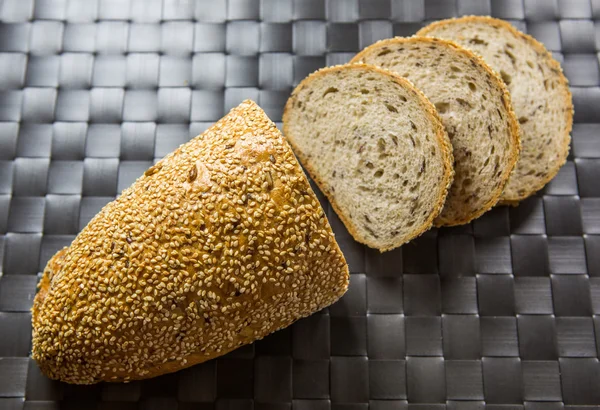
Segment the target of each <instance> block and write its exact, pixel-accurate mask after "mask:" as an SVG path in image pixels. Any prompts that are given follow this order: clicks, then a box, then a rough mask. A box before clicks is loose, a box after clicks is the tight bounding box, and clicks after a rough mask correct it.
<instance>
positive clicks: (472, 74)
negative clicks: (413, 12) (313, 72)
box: [351, 37, 519, 226]
mask: <svg viewBox="0 0 600 410" xmlns="http://www.w3.org/2000/svg"><path fill="white" fill-rule="evenodd" d="M351 62H363V63H367V64H374V65H377V66H380V67H383V68H387V69H389V70H392V71H394V72H396V73H398V74H400V75H401V76H403V77H405V78H407V79H409V80H410V81H412V83H413V84H414V85H415V86H417V87H418V88H419V89H420V90H421V91H423V93H424V94H425V95H426V96H427V98H429V100H430V101H431V102H432V103H433V104H434V105H435V107H436V108H437V110H438V113H439V115H440V117H441V118H442V123H443V124H444V127H445V128H446V131H447V133H448V136H449V137H450V141H451V142H452V146H453V151H454V172H455V174H454V182H453V183H452V187H451V188H450V193H449V194H448V198H446V204H445V205H444V209H443V210H442V213H441V214H440V215H439V216H438V217H437V218H436V220H435V221H434V223H435V224H436V225H438V226H441V225H446V226H450V225H461V224H465V223H468V222H469V221H471V220H473V219H475V218H477V217H479V216H481V215H482V214H483V213H484V212H486V211H487V210H489V209H490V208H491V207H492V206H494V205H495V204H496V203H497V202H498V200H499V199H500V195H502V192H503V191H504V186H505V185H506V182H507V181H508V177H509V176H510V173H511V171H512V170H513V168H514V166H515V163H516V162H517V158H518V154H519V125H518V123H517V119H516V117H515V114H514V112H513V110H512V108H511V104H510V96H509V94H508V90H507V88H506V86H505V85H504V83H503V82H502V80H501V79H500V77H498V75H496V74H495V73H494V72H493V71H492V70H491V69H490V67H489V66H488V65H487V64H486V63H484V62H483V60H482V59H481V58H480V57H477V56H476V55H475V54H473V53H472V52H471V51H469V50H467V49H465V48H463V47H460V46H459V45H457V44H455V43H452V42H450V41H447V40H440V39H433V38H427V37H410V38H401V37H397V38H391V39H387V40H382V41H379V42H377V43H375V44H373V45H371V46H369V47H367V48H366V49H364V50H363V51H361V52H360V53H358V54H357V55H356V56H355V57H354V58H353V59H352V61H351Z"/></svg>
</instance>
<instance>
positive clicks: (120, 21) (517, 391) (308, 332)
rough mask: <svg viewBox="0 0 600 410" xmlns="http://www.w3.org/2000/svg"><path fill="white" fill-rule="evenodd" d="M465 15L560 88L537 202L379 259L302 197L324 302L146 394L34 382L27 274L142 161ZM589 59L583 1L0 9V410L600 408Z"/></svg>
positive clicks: (598, 14)
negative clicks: (328, 228)
mask: <svg viewBox="0 0 600 410" xmlns="http://www.w3.org/2000/svg"><path fill="white" fill-rule="evenodd" d="M464 14H490V15H492V16H495V17H500V18H504V19H508V20H510V21H511V22H512V23H513V24H515V25H516V26H517V27H518V28H519V29H521V30H524V31H527V32H528V33H530V34H533V35H534V36H535V37H536V38H538V39H539V40H541V41H542V42H543V43H544V44H545V45H546V47H547V48H548V49H550V50H551V51H552V52H553V54H554V55H555V57H556V58H557V59H559V61H561V63H562V65H563V67H564V70H565V73H566V75H567V77H568V78H569V80H570V82H571V87H572V91H573V99H574V103H575V126H574V129H573V134H572V135H573V144H572V147H571V155H570V157H569V160H568V162H567V164H566V165H565V166H564V168H563V169H562V170H561V172H560V173H559V175H558V176H557V177H556V178H555V179H554V181H552V183H550V184H549V185H548V186H547V187H546V189H545V190H544V191H543V192H541V193H539V194H538V195H537V196H535V197H533V198H530V199H528V200H526V201H525V202H523V203H522V204H521V205H520V206H519V207H517V208H506V207H501V208H497V209H494V210H493V211H492V212H489V213H488V214H486V215H485V216H483V217H482V218H480V219H478V220H476V221H475V222H474V223H472V224H470V225H466V226H464V227H459V228H452V229H439V230H432V231H430V232H427V233H426V234H425V235H423V236H422V237H421V238H419V239H417V240H415V241H413V242H412V243H410V244H408V245H406V246H404V247H402V248H401V249H398V250H395V251H392V252H389V253H385V254H383V255H381V254H379V253H378V252H374V251H372V250H369V249H367V248H365V247H363V246H362V245H359V244H357V243H356V242H354V241H353V240H352V238H351V237H350V236H349V234H348V232H347V231H346V230H345V228H344V226H343V225H342V224H341V222H340V221H339V219H338V218H337V217H336V216H335V214H334V213H333V212H332V210H331V207H330V206H329V204H327V202H326V201H325V200H324V198H323V197H322V196H320V199H321V200H322V203H323V204H324V206H325V207H326V209H327V214H328V216H329V217H330V220H331V223H332V225H333V227H334V230H335V232H336V235H337V238H338V240H339V242H340V244H341V246H342V249H343V251H344V253H345V255H346V256H347V259H348V262H349V264H350V267H351V272H352V278H351V286H350V290H349V292H348V294H347V295H346V296H345V297H344V298H343V300H342V301H340V302H339V303H337V304H336V305H334V306H333V307H331V308H329V309H326V310H324V311H322V312H320V313H318V314H316V315H314V316H312V317H310V318H307V319H304V320H302V321H299V322H298V323H296V324H294V325H293V326H292V327H290V328H288V329H286V330H283V331H280V332H278V333H276V334H274V335H272V336H270V337H267V338H266V339H264V340H262V341H260V342H257V343H255V344H253V345H251V346H247V347H244V348H242V349H239V350H237V351H235V352H233V353H231V354H228V355H227V356H225V357H223V358H219V359H217V360H213V361H211V362H208V363H205V364H202V365H198V366H194V367H192V368H190V369H187V370H185V371H181V372H178V373H175V374H171V375H167V376H163V377H159V378H156V379H152V380H147V381H142V382H134V383H130V384H100V385H95V386H88V387H81V386H69V385H64V384H60V383H56V382H52V381H50V380H48V379H47V378H45V377H44V376H42V375H41V373H40V372H39V370H38V368H37V366H36V365H35V363H34V362H33V361H31V360H30V359H29V358H28V355H29V352H30V348H31V346H30V344H31V332H30V320H31V314H30V312H29V309H30V307H31V304H32V299H33V297H34V294H35V289H36V282H37V280H38V278H39V273H40V271H41V270H42V269H43V268H44V266H45V264H46V262H47V261H48V259H49V258H50V257H51V255H52V254H53V253H54V252H55V251H56V250H57V249H59V248H60V247H62V246H64V245H68V244H69V243H70V241H71V240H72V239H73V238H74V237H75V235H76V234H77V232H79V230H80V229H81V228H82V227H83V226H85V224H86V223H87V222H88V221H89V220H90V219H91V217H92V216H93V215H94V214H96V213H97V212H98V211H99V210H100V208H101V207H102V206H103V205H104V204H106V203H107V202H109V201H111V200H112V199H114V198H115V196H116V195H117V194H118V193H119V192H120V191H121V190H122V189H123V188H125V187H127V186H128V185H129V184H131V182H132V181H134V179H135V178H136V177H137V176H139V175H141V174H142V173H143V172H144V170H145V169H146V168H148V167H149V166H150V165H151V164H152V163H153V161H156V160H158V159H160V158H161V157H162V156H164V155H165V154H167V153H169V152H170V151H172V150H173V149H174V148H176V147H177V146H178V145H179V144H181V143H183V142H185V141H187V140H189V138H190V137H192V136H195V135H197V134H198V133H200V132H202V131H203V130H205V129H206V128H207V127H209V126H210V124H212V123H213V122H214V121H216V120H217V119H219V118H220V117H222V116H223V115H224V114H225V113H226V112H227V111H228V110H229V109H230V108H232V107H234V106H235V105H237V104H238V103H239V102H241V101H242V100H243V99H246V98H251V99H253V100H255V101H257V102H258V103H259V104H260V105H261V106H262V107H263V108H264V109H265V110H266V112H267V113H268V115H269V116H270V117H271V118H272V119H273V120H274V121H281V114H282V108H283V105H284V103H285V101H286V99H287V97H288V95H289V93H290V92H291V90H292V88H293V87H294V86H295V85H296V84H298V82H299V81H300V80H302V78H304V77H305V76H306V75H307V74H309V73H310V72H312V71H314V70H315V69H317V68H320V67H323V66H325V65H331V64H340V63H344V62H346V61H348V60H349V59H350V58H351V57H352V56H353V54H354V53H355V52H357V51H358V50H360V49H361V48H363V47H365V46H367V45H369V44H371V43H373V42H374V41H376V40H378V39H381V38H386V37H391V36H394V35H401V36H406V35H412V34H414V33H415V32H416V31H417V30H418V29H419V28H420V27H422V26H423V25H425V24H426V23H427V22H429V21H432V20H436V19H441V18H447V17H452V16H458V15H464ZM599 51H600V1H598V0H229V1H217V0H196V1H191V0H190V1H184V0H124V1H118V0H44V1H42V0H39V1H33V0H0V409H11V410H12V409H15V410H16V409H28V410H32V409H40V410H41V409H47V410H49V409H56V408H72V409H116V410H118V409H130V408H140V409H152V410H162V409H177V408H178V409H181V410H184V409H202V410H210V409H215V410H252V409H256V410H291V409H294V410H309V409H311V410H312V409H315V410H329V409H331V410H367V409H368V408H370V409H372V410H401V409H414V410H417V409H422V410H425V409H427V410H429V409H440V410H441V409H449V410H451V409H473V410H474V409H484V408H485V409H505V410H509V409H510V410H512V409H526V410H537V409H550V410H554V409H565V408H566V409H568V408H572V409H576V408H577V409H581V410H583V409H584V407H572V406H577V405H588V407H585V409H592V408H597V409H598V408H600V362H599V360H598V355H599V354H600V182H599V181H600V87H599V86H600V73H599V61H598V59H599V56H600V54H599ZM278 125H281V124H280V123H278Z"/></svg>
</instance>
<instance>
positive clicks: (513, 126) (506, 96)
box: [350, 36, 521, 227]
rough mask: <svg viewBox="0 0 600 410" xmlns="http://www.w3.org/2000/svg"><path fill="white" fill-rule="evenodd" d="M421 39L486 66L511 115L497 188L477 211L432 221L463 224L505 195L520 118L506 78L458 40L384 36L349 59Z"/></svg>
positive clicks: (357, 59)
mask: <svg viewBox="0 0 600 410" xmlns="http://www.w3.org/2000/svg"><path fill="white" fill-rule="evenodd" d="M419 42H424V43H431V44H438V45H442V46H445V47H448V48H451V49H453V50H455V51H456V52H458V53H460V54H462V55H464V56H465V57H466V58H468V59H469V60H471V61H474V62H475V63H476V64H477V65H478V66H480V67H481V68H483V70H484V71H485V72H486V73H488V74H489V75H490V76H491V77H492V79H493V81H494V85H495V86H496V87H498V88H500V89H501V90H502V96H503V98H502V103H503V105H504V109H505V110H506V111H507V112H508V117H509V118H508V121H509V124H510V125H509V126H510V130H511V133H510V134H511V137H512V144H511V152H510V153H509V156H510V160H509V164H508V166H507V167H506V168H505V169H504V170H503V173H502V176H501V178H500V181H501V182H500V184H499V185H498V188H496V189H495V190H494V192H493V193H492V196H491V197H490V199H489V200H488V201H487V202H486V203H485V204H484V205H483V206H482V207H481V208H479V209H478V210H476V211H475V212H473V213H471V214H470V215H467V216H465V217H464V218H461V219H447V218H442V215H440V216H438V217H437V218H436V219H435V220H434V222H433V224H434V225H435V226H436V227H441V226H457V225H464V224H467V223H469V222H471V221H472V220H474V219H477V218H479V217H480V216H481V215H483V214H484V213H486V212H487V211H489V210H490V209H491V208H492V207H493V206H494V205H496V204H497V203H498V201H499V200H500V197H501V196H502V192H503V191H504V187H505V186H506V184H507V182H508V178H509V177H510V174H511V172H512V170H513V169H514V167H515V165H516V163H517V160H518V158H519V152H520V150H521V138H520V128H519V123H518V121H517V116H516V115H515V112H514V110H513V108H512V103H511V98H510V93H509V92H508V88H507V87H506V84H504V81H502V79H501V78H500V76H499V75H498V74H497V73H496V71H494V70H493V69H492V68H491V67H490V66H489V65H488V64H487V63H486V62H485V61H484V60H483V58H481V57H480V56H478V55H477V54H475V53H473V52H472V51H470V50H468V49H466V48H464V47H462V46H460V45H459V44H457V43H455V42H454V41H450V40H445V39H441V38H433V37H418V36H412V37H394V38H388V39H384V40H379V41H377V42H375V43H374V44H372V45H370V46H368V47H366V48H364V49H363V50H361V51H360V52H359V53H358V54H357V55H355V56H354V57H353V58H352V60H350V63H356V62H360V61H362V60H363V59H364V57H365V56H366V55H367V54H368V53H370V52H373V50H377V49H379V48H382V47H386V46H390V45H395V44H411V43H419Z"/></svg>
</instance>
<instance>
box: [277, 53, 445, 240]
mask: <svg viewBox="0 0 600 410" xmlns="http://www.w3.org/2000/svg"><path fill="white" fill-rule="evenodd" d="M283 129H284V135H285V136H286V138H287V139H288V140H289V141H290V143H291V144H292V147H293V149H294V152H295V153H296V155H298V158H299V159H300V161H301V162H302V164H303V165H304V167H305V168H306V169H307V170H308V172H309V173H310V175H311V176H312V178H313V179H314V180H315V182H316V183H317V185H318V186H319V188H320V189H321V191H323V193H324V194H325V195H326V196H327V198H328V199H329V201H330V202H331V205H332V206H333V209H334V210H335V211H336V212H337V214H338V215H339V216H340V219H341V220H342V221H343V222H344V224H345V225H346V227H347V228H348V231H349V232H350V233H351V234H352V235H353V236H354V238H355V239H356V240H357V241H359V242H362V243H364V244H366V245H368V246H370V247H373V248H377V249H379V250H381V251H385V250H388V249H392V248H395V247H397V246H400V245H402V244H403V243H405V242H407V241H409V240H411V239H413V238H414V237H416V236H417V235H419V234H421V233H422V232H424V231H425V230H427V229H429V227H431V224H432V222H433V220H434V218H435V217H436V216H437V215H438V214H439V212H440V210H441V208H442V206H443V204H444V200H445V198H446V194H447V192H448V188H449V186H450V184H451V182H452V175H453V171H452V153H451V150H452V147H451V146H450V142H449V140H448V136H447V135H446V132H445V131H444V127H443V126H442V124H441V121H440V119H439V117H438V115H437V113H436V111H435V107H434V106H433V105H432V104H431V103H430V102H429V100H427V98H426V97H425V96H424V95H423V93H421V92H420V91H418V90H417V89H416V88H415V87H413V85H412V84H410V82H408V81H407V80H406V79H404V78H402V77H400V76H398V75H396V74H394V73H392V72H391V71H387V70H383V69H381V68H377V67H375V66H370V65H366V64H350V65H344V66H335V67H329V68H325V69H322V70H319V71H317V72H315V73H313V74H311V75H310V76H308V77H307V78H305V79H304V80H303V81H302V82H301V83H300V84H299V85H298V87H296V89H295V90H294V91H293V92H292V95H291V97H290V98H289V100H288V101H287V104H286V106H285V110H284V114H283Z"/></svg>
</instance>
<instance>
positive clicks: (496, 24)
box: [417, 16, 573, 204]
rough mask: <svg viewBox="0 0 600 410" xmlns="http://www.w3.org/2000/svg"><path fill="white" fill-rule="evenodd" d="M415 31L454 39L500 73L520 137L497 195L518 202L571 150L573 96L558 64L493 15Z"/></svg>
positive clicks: (545, 180)
mask: <svg viewBox="0 0 600 410" xmlns="http://www.w3.org/2000/svg"><path fill="white" fill-rule="evenodd" d="M417 34H418V35H421V36H430V37H439V38H445V39H449V40H453V41H455V42H457V43H459V44H460V45H462V46H464V47H467V48H469V49H470V50H472V51H474V52H475V53H477V54H479V55H481V56H482V57H483V59H484V60H485V61H486V62H487V63H488V64H489V65H490V66H491V67H492V68H493V69H495V70H496V71H497V72H498V73H499V74H500V76H501V77H502V79H503V80H504V82H505V83H506V84H507V86H508V88H509V90H510V93H511V97H512V104H513V107H514V110H515V113H516V115H517V118H518V120H519V123H520V126H521V142H522V150H521V156H520V158H519V160H518V161H517V166H516V167H515V170H514V171H513V174H512V175H511V177H510V178H509V181H508V184H507V186H506V188H505V190H504V193H503V195H502V198H501V201H502V202H504V203H509V204H516V203H517V202H519V201H521V200H523V199H525V198H527V197H528V196H530V195H532V194H533V193H535V192H536V191H538V190H540V189H542V188H543V187H544V185H546V183H548V182H549V181H550V180H551V179H552V178H553V177H554V176H555V175H556V174H557V173H558V171H559V169H560V167H561V166H562V165H563V164H564V163H565V161H566V159H567V155H568V153H569V142H570V136H569V134H570V132H571V127H572V124H573V102H572V98H571V92H570V91H569V86H568V82H567V79H566V78H565V76H564V75H563V73H562V70H561V67H560V64H559V63H558V62H557V61H556V60H555V59H554V58H553V57H552V55H551V54H550V53H549V52H548V51H547V50H546V48H545V47H544V46H543V45H542V44H541V43H540V42H538V41H537V40H535V39H534V38H533V37H531V36H529V35H527V34H524V33H522V32H520V31H519V30H517V29H516V28H514V27H513V26H512V25H511V24H509V23H508V22H506V21H502V20H498V19H494V18H491V17H486V16H466V17H461V18H457V19H449V20H442V21H438V22H435V23H432V24H430V25H429V26H427V27H424V28H423V29H421V30H420V31H419V32H418V33H417Z"/></svg>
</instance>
